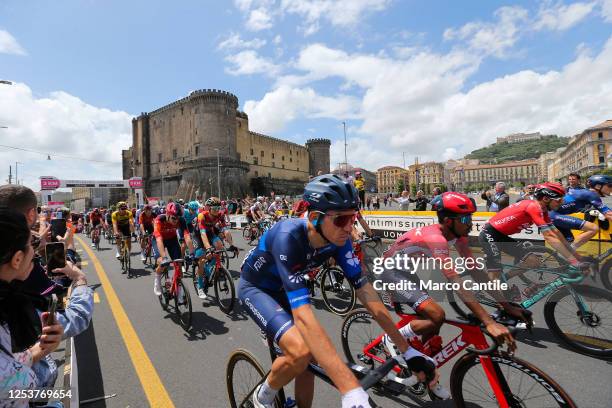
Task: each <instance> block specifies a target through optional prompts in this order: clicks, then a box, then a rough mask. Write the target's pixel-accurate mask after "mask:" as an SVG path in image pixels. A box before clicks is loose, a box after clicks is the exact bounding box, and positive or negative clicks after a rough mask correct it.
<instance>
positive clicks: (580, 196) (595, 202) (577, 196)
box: [556, 188, 610, 214]
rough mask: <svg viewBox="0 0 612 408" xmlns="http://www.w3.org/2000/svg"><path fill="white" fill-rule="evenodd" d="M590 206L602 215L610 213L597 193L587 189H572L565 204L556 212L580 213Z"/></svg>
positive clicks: (565, 198)
mask: <svg viewBox="0 0 612 408" xmlns="http://www.w3.org/2000/svg"><path fill="white" fill-rule="evenodd" d="M589 206H593V207H594V208H596V209H597V210H599V212H601V213H602V214H605V213H607V212H608V211H610V208H608V207H607V206H606V205H605V204H604V203H603V201H601V197H600V196H599V194H598V193H597V192H595V191H592V190H587V189H577V188H574V189H570V191H569V192H568V193H567V194H566V195H565V197H564V199H563V204H562V205H561V207H559V208H558V209H557V210H556V212H558V213H559V214H572V213H576V212H580V211H582V210H584V209H585V208H587V207H589Z"/></svg>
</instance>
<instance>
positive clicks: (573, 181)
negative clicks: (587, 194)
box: [565, 173, 584, 193]
mask: <svg viewBox="0 0 612 408" xmlns="http://www.w3.org/2000/svg"><path fill="white" fill-rule="evenodd" d="M567 181H568V183H569V184H568V186H567V187H566V188H565V190H566V191H567V192H568V193H571V191H572V190H582V189H584V187H583V186H582V184H580V181H581V179H580V174H578V173H570V174H569V176H567Z"/></svg>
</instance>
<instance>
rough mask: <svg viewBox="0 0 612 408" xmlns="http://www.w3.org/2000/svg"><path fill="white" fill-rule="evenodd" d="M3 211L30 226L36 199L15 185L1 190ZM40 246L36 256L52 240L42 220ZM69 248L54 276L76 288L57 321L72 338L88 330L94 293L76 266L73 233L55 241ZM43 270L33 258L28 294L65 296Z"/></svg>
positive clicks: (46, 225) (0, 203)
mask: <svg viewBox="0 0 612 408" xmlns="http://www.w3.org/2000/svg"><path fill="white" fill-rule="evenodd" d="M0 207H8V208H12V209H15V210H17V211H19V212H21V214H22V215H24V216H25V218H26V221H27V223H28V225H29V226H32V225H34V224H35V222H36V195H35V194H34V192H33V191H32V190H30V189H29V188H27V187H24V186H17V185H14V184H9V185H4V186H0ZM40 224H41V225H40V230H39V234H38V235H39V239H40V241H39V244H38V248H37V252H43V251H44V248H45V244H46V242H47V240H48V239H49V231H50V226H49V225H48V224H47V223H46V222H45V221H44V220H43V221H41V223H40ZM56 239H58V240H59V241H60V242H64V244H65V246H66V258H67V259H68V261H67V262H66V267H64V268H63V269H58V270H55V271H53V272H55V273H59V274H61V275H64V276H65V277H66V278H67V281H68V283H69V284H72V285H73V290H72V293H71V296H70V302H68V306H67V307H66V309H65V310H64V311H63V312H61V313H60V312H58V314H57V316H56V318H57V321H58V322H59V323H60V324H61V325H62V327H63V329H64V338H68V337H73V336H76V335H77V334H79V333H81V332H82V331H83V330H85V329H86V328H87V327H88V326H89V322H90V321H91V314H92V311H93V291H92V290H91V288H89V287H88V286H87V280H86V278H85V274H83V272H81V270H80V269H79V268H77V267H76V266H75V264H76V263H77V262H76V261H77V256H76V251H75V250H74V243H73V239H72V231H71V229H69V228H68V229H67V230H66V235H65V236H64V237H56ZM47 272H48V271H46V270H45V267H44V266H43V261H42V257H40V256H37V257H35V258H34V267H33V268H32V272H31V273H30V274H29V276H28V277H27V279H26V280H25V282H24V285H25V287H27V288H28V290H29V291H32V292H34V293H39V294H42V295H45V296H46V295H50V294H51V293H52V292H60V291H61V292H63V288H62V287H61V286H60V285H58V284H57V283H56V282H54V281H53V280H51V279H50V278H49V277H48V275H47Z"/></svg>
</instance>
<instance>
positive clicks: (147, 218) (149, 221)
mask: <svg viewBox="0 0 612 408" xmlns="http://www.w3.org/2000/svg"><path fill="white" fill-rule="evenodd" d="M153 221H155V215H154V214H153V212H152V211H151V212H149V215H147V213H146V212H145V211H143V212H141V213H140V217H138V224H140V225H153Z"/></svg>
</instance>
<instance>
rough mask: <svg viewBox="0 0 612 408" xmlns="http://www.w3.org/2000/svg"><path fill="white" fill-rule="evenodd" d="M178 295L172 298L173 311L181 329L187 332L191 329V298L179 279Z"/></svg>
mask: <svg viewBox="0 0 612 408" xmlns="http://www.w3.org/2000/svg"><path fill="white" fill-rule="evenodd" d="M177 288H178V294H177V295H176V296H174V310H175V312H176V315H177V316H178V318H179V322H180V323H181V327H182V328H183V329H185V330H189V328H190V327H191V314H192V310H191V296H190V295H189V291H188V290H187V288H186V287H185V285H184V284H183V281H182V280H180V279H179V281H178V284H177Z"/></svg>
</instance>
